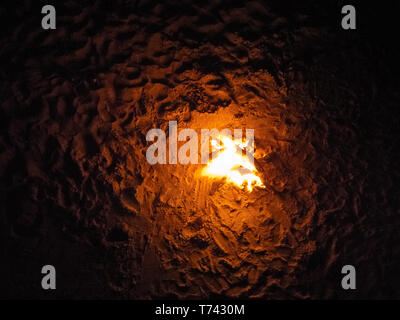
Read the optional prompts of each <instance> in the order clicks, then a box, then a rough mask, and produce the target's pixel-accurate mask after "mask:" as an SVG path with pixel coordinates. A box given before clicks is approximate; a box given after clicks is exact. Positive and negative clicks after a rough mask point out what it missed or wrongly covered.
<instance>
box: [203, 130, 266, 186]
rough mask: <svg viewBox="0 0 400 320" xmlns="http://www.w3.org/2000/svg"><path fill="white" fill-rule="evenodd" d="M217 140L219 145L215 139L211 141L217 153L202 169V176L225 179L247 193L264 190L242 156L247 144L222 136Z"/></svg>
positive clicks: (251, 165)
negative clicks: (259, 188)
mask: <svg viewBox="0 0 400 320" xmlns="http://www.w3.org/2000/svg"><path fill="white" fill-rule="evenodd" d="M218 140H219V141H220V143H218V141H217V140H216V139H212V140H211V144H212V146H213V147H214V149H216V150H217V152H218V153H217V155H216V156H215V157H213V159H212V160H210V162H209V163H208V164H207V166H206V167H205V168H204V169H203V172H202V175H203V176H208V177H215V178H226V180H227V181H228V182H230V183H233V184H235V185H237V186H238V187H240V188H246V189H247V191H249V192H251V191H253V188H254V187H256V186H257V187H262V188H265V186H264V184H263V183H262V181H261V178H260V177H259V176H257V169H256V167H255V166H254V164H253V163H252V161H250V159H249V158H248V157H247V155H243V154H242V151H243V149H244V148H245V147H246V145H247V143H248V142H246V143H242V142H241V141H237V140H233V139H231V138H230V137H227V136H222V135H220V136H218Z"/></svg>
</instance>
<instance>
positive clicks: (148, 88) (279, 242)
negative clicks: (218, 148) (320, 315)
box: [0, 0, 400, 299]
mask: <svg viewBox="0 0 400 320" xmlns="http://www.w3.org/2000/svg"><path fill="white" fill-rule="evenodd" d="M339 2H340V1H338V2H334V1H332V2H330V4H329V5H328V4H327V5H326V7H323V6H322V5H319V4H315V3H314V4H312V3H311V2H310V1H305V2H304V4H302V5H300V4H296V3H295V2H292V1H290V2H288V5H289V7H288V8H287V9H285V8H284V7H283V5H279V4H277V3H274V2H271V3H269V4H265V3H264V2H262V1H246V2H240V1H222V0H220V1H202V2H199V3H198V4H193V3H192V2H191V1H168V4H154V3H151V2H150V1H112V2H107V1H92V2H91V4H86V5H83V4H82V3H80V2H76V3H74V2H73V1H65V2H63V4H57V6H56V8H57V29H56V30H54V31H44V30H41V29H40V28H39V26H40V15H38V16H36V15H34V14H32V12H36V11H37V12H38V13H39V12H40V9H37V8H39V7H38V4H37V3H33V1H27V2H26V3H25V4H21V5H20V8H19V11H13V10H7V9H8V8H7V7H4V9H3V12H2V14H1V17H2V18H4V19H8V20H9V21H14V23H11V24H9V27H8V29H7V28H5V29H3V31H2V38H1V46H0V47H1V49H0V59H1V65H2V67H1V70H0V79H1V86H0V95H1V108H0V123H1V135H0V176H1V184H0V188H1V211H0V212H1V215H0V216H1V220H0V227H1V229H0V241H1V243H2V245H1V251H0V254H1V256H0V260H1V266H0V271H1V272H0V273H1V274H2V275H7V278H6V279H3V280H1V282H2V284H1V285H0V288H1V289H0V296H1V297H13V298H24V297H28V298H73V299H77V298H89V299H92V298H113V299H114V298H115V299H117V298H118V299H152V298H179V299H196V298H263V299H265V298H268V299H307V298H313V299H316V298H343V299H350V298H396V297H397V298H399V297H400V291H399V290H400V276H399V274H398V270H399V267H400V265H399V262H400V259H399V257H400V255H399V254H400V246H399V240H400V239H399V232H398V230H399V227H400V219H399V214H400V212H399V206H398V199H399V191H398V188H396V185H398V182H399V170H398V160H399V153H398V147H399V135H398V133H396V132H397V131H396V130H398V129H396V128H398V125H399V117H398V116H397V115H396V114H395V113H394V112H393V110H395V108H396V107H397V106H398V102H399V95H398V92H399V91H398V84H397V83H396V82H394V81H392V79H393V77H394V76H393V74H394V72H395V70H396V68H395V67H393V64H391V62H392V61H394V60H391V59H393V57H394V56H392V53H393V52H392V51H391V50H390V49H388V48H386V47H385V46H382V43H379V40H382V38H384V37H382V35H381V34H379V33H378V31H377V33H376V34H375V33H374V34H373V36H374V37H373V38H372V39H369V38H366V37H365V36H364V35H365V34H368V31H369V32H372V31H371V30H372V27H371V29H365V28H364V29H362V31H361V32H360V33H352V34H348V33H344V32H343V31H340V30H338V23H337V16H338V15H339V12H340V3H339ZM338 8H339V9H338ZM332 11H334V12H336V11H337V12H338V14H337V15H334V14H332ZM16 12H17V13H16ZM368 12H369V11H368ZM368 12H367V11H366V14H367V13H368ZM8 20H6V21H8ZM15 21H23V22H20V23H19V25H18V27H17V26H16V22H15ZM364 21H367V20H364ZM368 21H369V20H368ZM361 22H362V19H361ZM382 28H383V26H382ZM371 37H372V35H371ZM382 41H383V40H382ZM173 120H176V121H178V126H179V128H180V129H182V128H193V129H201V128H214V127H216V128H232V129H233V128H254V129H255V141H256V160H257V167H258V170H259V172H260V174H261V175H262V180H263V183H264V184H265V185H266V188H264V189H256V190H255V191H253V192H251V193H249V192H247V191H245V190H241V189H240V188H238V187H236V186H234V185H231V184H227V183H225V182H224V181H221V180H211V179H207V178H205V177H201V175H200V174H199V171H200V170H201V169H202V168H203V166H202V165H180V164H177V165H150V164H149V163H148V162H147V161H146V158H145V154H146V149H147V147H148V146H149V144H150V143H149V142H146V139H145V136H146V133H147V132H148V130H149V129H151V128H161V129H163V130H165V129H166V128H167V127H168V122H169V121H173ZM45 264H52V265H54V266H55V267H56V269H57V290H56V291H55V292H45V291H43V290H41V288H40V279H41V274H40V270H41V266H43V265H45ZM345 264H352V265H354V266H355V267H356V268H357V285H358V289H357V290H356V291H351V292H350V291H344V290H342V289H341V287H340V281H341V277H342V275H341V274H340V270H341V268H342V266H343V265H345Z"/></svg>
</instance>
